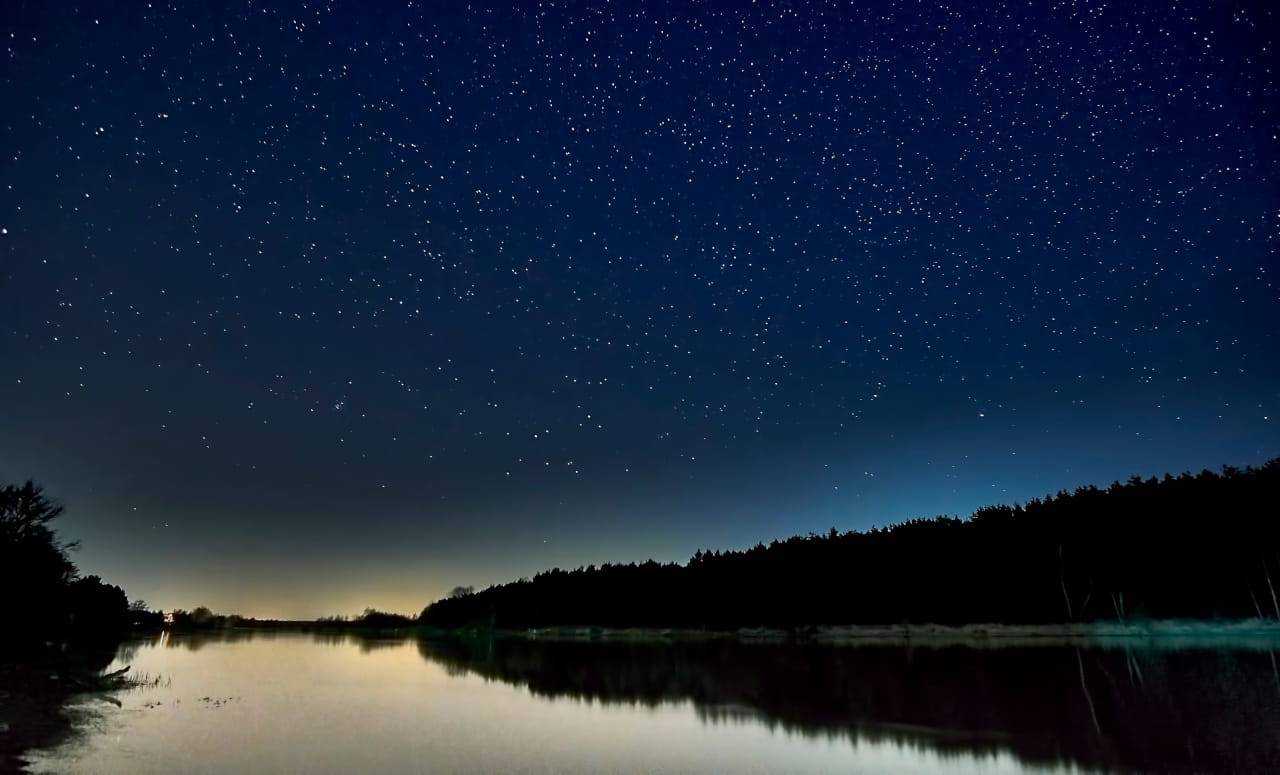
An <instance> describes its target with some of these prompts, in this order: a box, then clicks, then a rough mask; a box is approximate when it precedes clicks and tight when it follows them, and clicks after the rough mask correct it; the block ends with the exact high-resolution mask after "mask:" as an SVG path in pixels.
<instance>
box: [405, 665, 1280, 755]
mask: <svg viewBox="0 0 1280 775" xmlns="http://www.w3.org/2000/svg"><path fill="white" fill-rule="evenodd" d="M418 648H419V650H420V651H421V653H422V655H423V657H424V658H426V659H428V660H431V661H435V662H439V663H441V664H442V665H444V666H445V667H446V668H448V669H450V670H451V671H453V672H455V673H459V672H462V673H474V674H477V675H480V676H483V677H485V678H488V679H494V680H499V681H503V682H505V683H509V684H513V685H516V686H521V687H526V688H528V690H529V691H531V692H532V693H533V694H535V695H537V696H540V697H545V698H550V699H556V698H573V699H577V700H587V701H593V702H603V703H632V704H635V703H638V704H642V705H649V706H653V705H657V704H661V703H667V702H683V701H688V702H691V703H693V705H694V707H695V708H696V710H697V712H698V714H699V715H700V716H701V717H702V718H703V719H704V720H705V721H707V722H709V723H734V722H751V723H764V724H766V725H768V726H770V727H773V728H777V729H781V730H785V731H786V732H789V733H795V734H803V735H808V736H819V735H821V736H836V737H847V738H848V739H849V740H851V741H853V742H857V741H859V740H871V741H877V740H888V741H893V742H897V743H902V744H908V745H913V746H919V747H923V748H927V749H931V750H936V751H939V752H941V753H943V754H947V753H954V754H966V755H967V754H978V755H982V754H993V753H996V752H998V751H1007V752H1010V753H1012V754H1014V755H1015V756H1017V757H1018V758H1019V759H1021V760H1023V761H1026V762H1031V763H1036V764H1068V763H1070V764H1075V765H1080V766H1086V767H1102V768H1107V769H1132V770H1140V771H1148V772H1265V771H1268V770H1269V768H1270V767H1272V766H1273V765H1274V763H1275V762H1277V761H1280V674H1277V672H1276V661H1275V659H1276V657H1275V653H1274V651H1271V650H1269V649H1268V648H1219V649H1214V650H1206V649H1191V650H1160V649H1149V650H1148V649H1136V650H1131V649H1123V648H1068V647H1038V648H1001V649H981V648H971V647H959V646H957V647H947V648H914V649H913V648H903V647H888V646H870V647H856V648H848V647H844V648H842V647H832V646H820V645H807V646H806V645H796V644H789V645H777V644H774V645H769V644H744V643H738V642H733V641H706V642H698V643H683V644H674V645H673V644H650V643H616V642H603V643H602V642H591V643H583V642H572V641H551V642H547V641H537V640H526V639H489V640H477V639H471V640H465V639H450V640H430V641H429V640H420V641H418Z"/></svg>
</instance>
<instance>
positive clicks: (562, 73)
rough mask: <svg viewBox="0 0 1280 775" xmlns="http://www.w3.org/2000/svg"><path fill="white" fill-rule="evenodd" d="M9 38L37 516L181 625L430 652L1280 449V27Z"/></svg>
mask: <svg viewBox="0 0 1280 775" xmlns="http://www.w3.org/2000/svg"><path fill="white" fill-rule="evenodd" d="M0 20H2V23H3V36H4V59H3V69H2V70H0V76H2V77H0V105H3V106H4V108H3V111H2V113H3V118H0V127H2V132H3V134H2V135H0V137H2V138H3V141H2V142H0V152H2V153H0V183H2V191H0V229H2V231H0V358H2V360H0V362H3V364H4V366H3V368H2V369H0V406H3V407H4V410H3V415H4V417H5V430H4V431H3V432H2V433H0V475H2V476H3V477H4V478H7V479H18V478H25V477H32V478H35V479H37V480H38V481H41V482H43V483H44V484H45V485H46V486H47V487H48V488H49V490H50V491H51V492H53V493H54V494H56V495H59V496H60V497H61V498H62V500H63V501H64V502H65V503H66V505H67V506H68V517H67V518H66V524H65V525H64V530H65V531H66V532H68V533H69V534H71V535H73V536H74V537H78V538H81V539H82V542H83V544H84V549H83V550H82V551H81V552H80V554H79V556H78V561H79V562H80V564H81V565H82V566H83V567H85V568H86V569H88V570H91V571H92V572H97V573H101V575H103V576H104V577H105V578H108V580H112V581H117V582H118V583H122V584H123V585H124V586H126V588H128V589H130V590H131V591H132V590H135V589H137V590H138V592H139V594H141V595H142V596H143V597H145V598H147V599H148V600H150V601H152V602H154V603H157V604H161V605H183V606H186V607H190V606H191V605H195V604H200V603H205V604H209V605H212V606H214V607H215V608H218V607H220V608H222V609H223V610H239V611H244V612H246V613H257V614H260V615H284V616H294V615H296V616H304V615H317V614H326V613H334V612H346V611H351V610H359V609H360V608H362V607H363V606H364V605H379V606H383V607H391V608H400V609H401V610H411V611H412V610H417V608H419V607H420V605H421V604H422V603H423V602H426V601H427V600H428V599H430V598H432V597H434V596H437V595H439V594H442V593H443V592H444V591H446V590H447V589H448V588H450V587H451V586H453V585H454V584H463V583H467V584H480V585H483V584H487V583H489V582H493V581H499V580H504V579H507V578H513V577H517V576H520V575H526V574H529V573H532V572H533V571H536V570H538V569H540V568H543V567H547V566H551V565H557V564H558V565H562V566H570V567H572V566H577V565H580V564H586V563H590V562H600V561H607V560H632V559H643V558H646V557H649V556H654V557H657V558H658V559H684V558H687V557H688V556H689V555H690V554H691V553H692V552H693V550H694V549H697V548H699V547H704V548H705V547H717V548H722V547H729V546H739V545H743V544H749V543H754V542H755V541H757V540H762V539H763V540H768V539H770V538H773V537H777V536H783V535H788V534H792V533H796V532H806V531H809V530H824V529H826V528H827V527H830V526H831V525H836V526H838V527H840V528H841V529H848V528H855V527H866V526H870V525H871V524H884V523H885V522H888V521H893V520H897V519H903V518H907V517H912V516H925V515H931V514H934V513H941V512H946V513H967V511H969V510H971V509H972V508H973V507H975V506H977V505H980V504H983V503H989V502H996V501H1012V500H1019V499H1026V498H1028V497H1031V496H1034V495H1039V494H1043V492H1045V491H1049V490H1056V489H1058V488H1060V487H1070V486H1074V485H1077V484H1082V483H1085V482H1089V481H1097V482H1107V481H1110V480H1111V479H1113V478H1116V477H1125V476H1128V475H1129V474H1132V473H1162V472H1164V471H1165V470H1175V471H1176V470H1182V469H1186V468H1196V469H1198V468H1200V467H1204V466H1217V465H1220V464H1223V463H1240V464H1243V463H1251V462H1260V461H1261V460H1263V459H1265V458H1267V457H1270V456H1274V455H1275V454H1276V453H1277V450H1280V429H1278V426H1277V422H1276V418H1277V414H1278V413H1280V347H1278V346H1277V329H1278V325H1277V324H1278V323H1280V287H1278V285H1277V276H1276V272H1277V262H1276V260H1275V256H1276V254H1277V246H1278V244H1280V242H1278V240H1280V183H1278V180H1280V179H1278V178H1277V169H1280V167H1278V161H1280V153H1278V151H1280V122H1278V121H1277V106H1280V99H1278V96H1280V95H1278V94H1277V91H1278V89H1277V85H1276V84H1277V71H1276V70H1277V68H1276V66H1277V55H1276V44H1277V30H1278V29H1280V26H1278V25H1277V21H1278V20H1277V12H1276V10H1275V9H1273V8H1272V7H1271V6H1270V5H1269V4H1267V3H1212V2H1183V3H1176V4H1167V3H1154V2H1151V3H1148V2H1135V3H1104V2H998V3H992V4H988V5H984V6H983V7H981V8H978V7H975V6H973V5H972V4H967V3H945V2H944V3H913V2H905V1H903V2H875V3H868V4H845V3H821V2H800V3H787V4H782V3H779V4H773V3H700V4H685V3H623V2H561V3H551V2H541V3H512V4H493V5H490V4H485V3H471V4H460V3H449V4H433V3H421V2H409V3H403V2H402V3H397V4H395V5H387V6H380V5H371V4H357V3H345V2H329V3H322V2H293V3H261V2H231V3H189V4H188V3H136V4H132V3H131V4H120V3H65V4H63V3H59V4H48V3H37V2H13V3H8V4H6V5H5V8H4V9H3V10H2V11H0ZM335 569H336V570H335ZM178 575H181V579H178V578H176V577H177V576H178ZM195 595H200V596H201V597H200V599H198V600H193V599H189V598H191V597H192V596H195Z"/></svg>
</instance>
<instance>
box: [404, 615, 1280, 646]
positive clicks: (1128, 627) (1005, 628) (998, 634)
mask: <svg viewBox="0 0 1280 775" xmlns="http://www.w3.org/2000/svg"><path fill="white" fill-rule="evenodd" d="M424 634H427V633H425V632H424ZM431 634H437V635H439V636H443V637H485V636H492V637H499V638H519V639H524V640H542V641H580V642H593V641H601V642H615V643H616V642H634V643H686V642H695V643H696V642H707V641H726V640H727V641H737V642H741V643H801V644H819V645H831V646H859V645H867V646H870V645H910V644H915V645H920V646H951V645H956V646H966V645H967V646H985V647H999V646H1008V647H1013V646H1018V647H1021V646H1060V645H1064V644H1065V645H1085V644H1088V645H1100V646H1106V645H1116V646H1124V645H1133V644H1135V643H1138V642H1142V643H1149V644H1151V645H1156V646H1167V647H1173V648H1192V647H1196V646H1204V647H1220V646H1222V645H1223V644H1224V642H1241V643H1247V644H1253V645H1255V646H1257V647H1264V646H1277V647H1280V620H1275V619H1246V620H1232V621H1220V622H1219V621H1201V620H1180V619H1163V620H1152V621H1143V622H1126V623H1120V622H1094V623H1075V624H1071V623H1063V624H992V623H981V624H965V625H940V624H899V625H824V626H815V627H805V628H801V629H799V630H784V629H777V628H766V627H747V628H740V629H737V630H694V629H682V628H643V627H624V628H617V627H588V626H581V627H540V628H531V629H527V630H495V631H487V630H469V629H466V628H462V629H459V630H438V631H431Z"/></svg>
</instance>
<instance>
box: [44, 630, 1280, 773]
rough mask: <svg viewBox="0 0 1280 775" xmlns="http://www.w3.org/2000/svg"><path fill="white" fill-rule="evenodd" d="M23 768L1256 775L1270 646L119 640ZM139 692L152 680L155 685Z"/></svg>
mask: <svg viewBox="0 0 1280 775" xmlns="http://www.w3.org/2000/svg"><path fill="white" fill-rule="evenodd" d="M125 665H129V666H131V670H132V674H134V675H136V676H139V677H144V678H149V679H151V680H152V681H153V683H154V685H151V686H146V687H141V688H135V689H131V690H127V691H123V692H118V693H116V694H115V695H114V697H115V698H116V699H117V700H119V702H120V704H121V705H120V707H115V706H114V705H111V704H109V703H107V702H106V701H104V700H103V699H101V698H95V697H82V698H81V699H79V700H77V701H76V702H75V703H74V704H73V706H72V707H71V708H70V709H69V710H70V712H71V713H72V714H73V716H74V718H75V719H76V731H75V733H74V734H72V735H71V736H70V737H69V738H67V739H65V740H64V741H62V742H61V743H60V744H59V745H57V746H56V747H53V748H50V749H45V750H40V751H36V752H34V753H32V754H31V756H30V762H31V767H32V769H33V770H34V771H36V772H94V773H141V772H175V771H181V772H306V773H315V772H428V771H429V772H513V771H523V772H833V771H857V772H885V773H890V772H913V773H915V772H939V773H941V772H945V773H967V772H982V773H1003V772H1028V771H1037V772H1038V771H1094V770H1131V769H1141V770H1154V771H1162V772H1167V771H1179V770H1183V771H1232V772H1249V771H1267V770H1269V769H1274V768H1275V767H1276V766H1277V764H1278V763H1280V672H1278V671H1277V665H1276V653H1275V649H1274V644H1273V643H1268V642H1265V641H1262V642H1250V641H1248V640H1247V639H1246V640H1245V641H1243V642H1239V643H1237V642H1226V643H1214V642H1209V643H1203V642H1192V643H1183V644H1179V643H1176V642H1171V643H1170V642H1164V641H1134V640H1132V639H1127V640H1122V641H1121V642H1117V643H1103V644H1090V645H1087V646H1085V645H1067V644H1059V645H1037V646H1029V647H1024V646H1019V647H1012V646H1010V647H1000V648H992V647H976V646H971V645H955V644H952V645H946V646H942V645H939V646H935V647H930V646H915V647H907V646H902V645H875V646H858V647H837V646H818V645H795V644H791V645H782V644H753V643H741V642H735V641H711V642H697V643H683V644H664V643H627V642H573V641H568V642H565V641H561V642H542V641H531V640H496V641H487V640H485V641H430V640H417V639H412V638H390V639H371V638H362V637H356V636H352V635H346V634H339V635H317V634H306V633H252V632H230V633H225V634H219V635H214V636H207V635H173V636H170V635H168V634H165V635H162V636H160V637H158V638H156V639H154V640H148V641H145V642H137V643H130V644H127V645H126V646H124V647H122V648H121V650H120V652H119V653H118V654H117V655H116V659H115V663H114V665H113V667H112V669H116V668H120V667H124V666H125ZM157 679H158V682H156V681H157Z"/></svg>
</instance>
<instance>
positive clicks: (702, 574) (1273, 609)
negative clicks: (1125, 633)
mask: <svg viewBox="0 0 1280 775" xmlns="http://www.w3.org/2000/svg"><path fill="white" fill-rule="evenodd" d="M1278 482H1280V459H1277V460H1272V461H1270V462H1268V463H1266V464H1265V465H1262V466H1261V467H1256V468H1255V467H1248V468H1243V469H1239V468H1232V467H1226V468H1224V469H1223V470H1222V471H1221V472H1220V473H1215V472H1211V471H1203V472H1201V473H1199V474H1182V475H1181V476H1176V477H1175V476H1169V475H1166V476H1165V477H1163V478H1159V479H1157V478H1150V479H1142V478H1139V477H1134V478H1132V479H1130V480H1129V481H1128V482H1124V483H1119V482H1117V483H1115V484H1113V485H1111V486H1110V487H1107V488H1098V487H1093V486H1088V487H1081V488H1078V489H1076V490H1075V491H1073V492H1066V491H1063V492H1060V493H1058V494H1056V495H1051V496H1048V497H1045V498H1042V499H1041V498H1037V499H1033V500H1031V501H1029V502H1028V503H1026V504H1020V505H1014V506H992V507H986V508H982V509H979V510H978V511H977V512H975V513H974V514H973V515H972V516H971V517H969V518H968V519H958V518H954V517H936V518H933V519H916V520H911V521H909V522H903V523H901V524H897V525H893V526H890V527H886V528H875V529H872V530H869V531H864V532H860V531H851V532H845V533H841V532H838V531H836V530H835V529H834V528H833V529H832V530H831V531H830V532H829V533H827V534H825V535H816V534H815V535H809V536H800V537H795V538H790V539H786V540H780V541H774V542H772V543H770V544H768V545H764V544H760V545H757V546H755V547H753V548H751V549H747V550H744V551H712V552H703V551H699V552H697V553H696V554H694V555H693V557H692V559H690V560H689V562H688V563H686V564H684V565H680V564H676V563H666V564H660V563H657V562H653V561H649V562H646V563H641V564H634V563H633V564H626V565H610V564H606V565H602V566H599V567H596V566H589V567H585V568H581V567H580V568H578V569H576V570H561V569H559V568H557V569H553V570H549V571H546V572H543V573H539V574H538V575H536V576H534V577H533V578H531V579H520V580H519V581H515V582H511V583H508V584H501V585H497V586H493V587H489V588H488V589H485V590H482V591H479V592H471V591H468V590H460V592H459V593H458V594H455V595H451V596H450V597H448V598H445V599H443V600H440V601H437V602H435V603H433V604H431V605H429V606H427V607H426V608H425V609H424V610H423V612H422V614H421V617H420V619H421V621H422V622H423V623H424V624H427V625H431V626H437V627H442V628H458V627H475V628H488V627H495V628H508V629H525V628H538V627H547V626H583V625H598V626H604V627H673V628H674V627H679V628H694V629H736V628H741V627H755V626H764V627H781V628H793V629H795V628H804V627H809V626H815V625H823V624H896V623H903V622H915V623H938V624H964V623H972V622H994V623H1018V624H1041V623H1067V622H1097V621H1107V620H1109V621H1120V622H1126V621H1129V620H1133V619H1155V618H1197V619H1215V618H1254V617H1257V618H1274V619H1280V599H1278V598H1277V594H1278V592H1277V589H1276V585H1277V583H1280V510H1278V509H1277V508H1276V502H1277V495H1278V494H1280V487H1277V484H1278Z"/></svg>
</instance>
